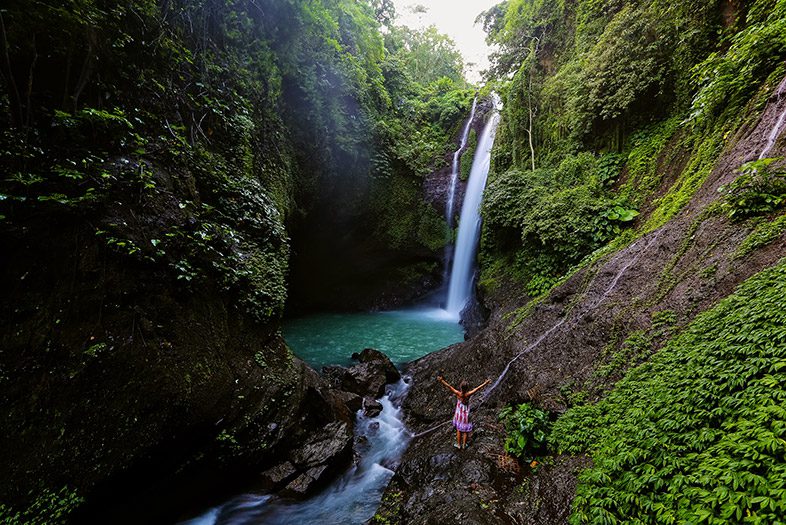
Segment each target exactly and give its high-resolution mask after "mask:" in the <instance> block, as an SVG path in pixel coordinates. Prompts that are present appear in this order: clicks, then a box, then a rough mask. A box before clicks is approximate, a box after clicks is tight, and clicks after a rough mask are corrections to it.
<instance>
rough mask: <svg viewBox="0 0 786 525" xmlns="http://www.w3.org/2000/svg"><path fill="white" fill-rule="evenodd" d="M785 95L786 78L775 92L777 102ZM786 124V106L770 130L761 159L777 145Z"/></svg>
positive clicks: (760, 155) (760, 154)
mask: <svg viewBox="0 0 786 525" xmlns="http://www.w3.org/2000/svg"><path fill="white" fill-rule="evenodd" d="M784 96H786V78H784V79H783V80H782V81H781V83H780V85H779V86H778V90H777V91H776V92H775V101H776V103H778V102H780V100H781V98H783V97H784ZM784 124H786V108H784V109H783V111H782V112H781V114H780V115H779V116H778V120H776V121H775V125H774V126H773V127H772V129H771V130H770V134H769V135H768V136H767V143H766V144H765V145H764V148H763V149H762V150H761V153H759V160H761V159H763V158H765V157H767V154H768V153H769V152H770V150H771V149H772V147H773V146H774V145H775V141H776V140H778V136H779V135H780V134H781V131H783V126H784Z"/></svg>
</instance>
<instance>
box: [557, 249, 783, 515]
mask: <svg viewBox="0 0 786 525" xmlns="http://www.w3.org/2000/svg"><path fill="white" fill-rule="evenodd" d="M784 406H786V260H782V261H781V262H780V263H779V264H777V265H776V266H775V267H773V268H770V269H767V270H765V271H763V272H761V273H759V274H757V275H755V276H754V277H752V278H750V279H749V280H748V281H746V282H745V283H743V284H742V285H740V287H739V288H738V289H737V291H736V292H735V293H734V294H733V295H732V296H730V297H728V298H726V299H724V300H723V301H721V302H720V303H719V304H718V305H717V306H715V307H714V308H712V309H711V310H709V311H707V312H705V313H704V314H702V315H700V316H699V317H697V318H696V319H695V320H694V321H693V322H692V323H691V324H690V325H689V326H688V327H687V328H686V329H685V330H684V331H683V332H682V333H680V334H679V335H677V336H676V337H674V338H673V339H672V340H671V341H669V342H668V344H667V345H666V346H665V347H664V349H663V350H661V351H660V352H659V353H657V354H656V355H655V356H654V357H653V358H652V359H651V360H650V361H649V362H647V363H645V364H643V365H641V366H639V367H637V368H635V369H633V370H631V371H630V372H629V373H628V374H627V375H626V377H625V378H624V379H623V380H622V381H620V382H619V383H618V384H617V386H616V388H615V389H614V390H613V391H612V392H611V393H610V394H609V396H608V397H607V398H606V399H604V400H602V401H600V402H598V403H597V404H594V405H583V406H577V407H574V408H572V409H570V410H569V411H568V412H567V413H566V414H565V415H564V416H563V417H561V418H560V419H558V420H557V422H556V423H555V426H554V430H553V432H552V433H551V435H550V438H549V440H550V443H551V445H552V446H553V447H554V448H555V449H556V450H557V451H559V452H560V453H571V454H579V453H583V452H589V453H590V454H591V455H592V458H593V462H594V466H593V467H592V468H590V469H588V470H586V471H585V472H584V473H582V474H581V476H580V482H579V487H578V490H577V496H576V498H575V500H574V507H573V510H574V512H573V515H572V517H571V523H573V524H578V523H622V522H630V523H712V524H721V523H729V522H745V523H782V519H783V516H784V513H786V462H784V454H786V441H785V440H784V438H783V436H784V435H786V408H784Z"/></svg>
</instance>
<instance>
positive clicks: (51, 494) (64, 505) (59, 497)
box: [0, 486, 84, 525]
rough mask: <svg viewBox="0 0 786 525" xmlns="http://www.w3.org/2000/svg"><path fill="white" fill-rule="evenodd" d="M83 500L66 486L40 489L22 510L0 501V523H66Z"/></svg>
mask: <svg viewBox="0 0 786 525" xmlns="http://www.w3.org/2000/svg"><path fill="white" fill-rule="evenodd" d="M83 502H84V499H83V498H82V497H81V496H80V495H79V493H78V492H77V491H76V489H74V488H72V487H68V486H64V487H62V488H60V490H57V491H54V490H50V489H43V490H41V491H40V492H39V493H38V494H37V495H36V497H35V499H34V500H33V501H32V503H30V505H29V506H28V507H27V508H25V509H22V510H18V509H14V508H11V507H9V506H7V505H5V504H2V503H0V523H3V524H5V525H59V524H63V523H68V522H69V521H70V520H69V516H70V515H71V514H72V513H73V512H74V510H76V508H77V507H78V506H79V505H81V504H82V503H83Z"/></svg>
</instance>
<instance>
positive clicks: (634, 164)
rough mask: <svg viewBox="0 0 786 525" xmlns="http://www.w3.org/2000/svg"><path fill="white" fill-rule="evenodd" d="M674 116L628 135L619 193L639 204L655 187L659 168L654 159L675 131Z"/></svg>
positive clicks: (661, 174) (661, 171)
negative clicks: (624, 179) (624, 167)
mask: <svg viewBox="0 0 786 525" xmlns="http://www.w3.org/2000/svg"><path fill="white" fill-rule="evenodd" d="M678 125H679V119H678V118H671V119H668V120H665V121H663V122H660V123H658V124H653V125H651V126H647V127H646V128H644V129H642V130H640V131H638V132H636V133H633V134H632V135H631V137H630V141H629V147H630V153H628V155H627V159H626V160H627V162H626V163H625V166H626V167H627V175H628V176H627V180H626V181H625V184H624V185H623V187H622V188H621V189H620V193H621V194H622V195H625V196H626V197H627V198H628V199H629V200H631V201H632V202H634V203H636V204H637V205H638V206H641V205H642V204H643V203H644V202H645V200H646V199H647V197H648V196H649V195H650V194H651V193H652V192H653V191H654V190H656V189H657V188H658V185H659V184H660V182H661V178H662V177H663V176H664V173H663V170H662V169H661V170H660V171H659V170H658V167H659V166H658V159H659V158H660V156H661V154H662V153H663V152H664V150H665V148H666V145H667V144H668V142H669V140H670V139H671V137H672V136H673V135H674V133H675V132H676V131H677V128H678Z"/></svg>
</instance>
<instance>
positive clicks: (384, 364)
mask: <svg viewBox="0 0 786 525" xmlns="http://www.w3.org/2000/svg"><path fill="white" fill-rule="evenodd" d="M352 359H354V360H355V361H358V364H356V365H353V366H351V367H343V366H328V367H325V368H323V369H322V371H323V375H324V377H325V379H327V380H328V382H329V383H330V384H331V385H332V386H333V387H334V388H337V389H339V390H344V391H346V392H351V393H353V394H357V395H359V396H361V397H373V398H379V397H382V396H383V395H384V394H385V385H387V384H389V383H395V382H396V381H398V380H399V379H401V374H400V373H399V371H398V370H397V369H396V367H395V365H393V363H392V362H391V361H390V359H389V358H388V357H387V356H386V355H385V354H383V353H382V352H380V351H379V350H374V349H373V348H366V349H365V350H363V351H362V352H360V353H359V354H358V353H355V354H352Z"/></svg>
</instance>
